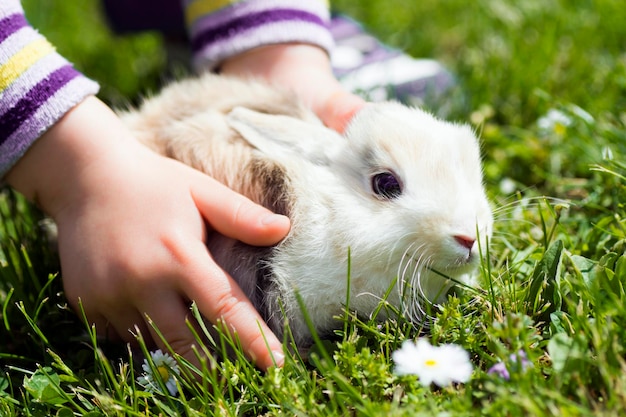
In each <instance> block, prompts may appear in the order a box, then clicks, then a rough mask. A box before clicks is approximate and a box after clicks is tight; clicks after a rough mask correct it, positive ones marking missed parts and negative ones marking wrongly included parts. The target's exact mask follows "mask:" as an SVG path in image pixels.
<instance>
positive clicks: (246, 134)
mask: <svg viewBox="0 0 626 417" xmlns="http://www.w3.org/2000/svg"><path fill="white" fill-rule="evenodd" d="M226 119H227V121H228V124H229V125H230V127H232V128H233V129H235V130H236V131H237V132H239V134H241V136H242V137H243V138H244V139H245V140H246V141H247V142H248V143H250V145H252V146H253V147H255V148H257V149H258V150H260V151H261V152H263V153H264V154H266V155H268V156H270V157H274V158H281V157H293V156H294V155H299V156H300V157H304V158H306V159H308V160H309V161H310V162H312V163H314V164H317V165H328V164H329V163H330V161H331V160H333V159H334V158H333V157H334V156H335V155H337V154H338V153H339V152H340V150H341V148H343V146H344V144H345V143H346V139H345V138H344V137H343V136H341V135H340V134H339V133H337V132H335V131H334V130H331V129H329V128H327V127H324V126H322V125H316V124H313V123H311V122H305V121H303V120H300V119H296V118H293V117H289V116H284V115H276V114H266V113H259V112H256V111H253V110H250V109H246V108H243V107H236V108H235V109H233V110H232V111H231V112H230V113H229V114H228V115H227V117H226Z"/></svg>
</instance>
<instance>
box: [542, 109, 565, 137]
mask: <svg viewBox="0 0 626 417" xmlns="http://www.w3.org/2000/svg"><path fill="white" fill-rule="evenodd" d="M571 124H572V119H571V118H570V117H569V116H568V115H566V114H565V113H563V112H562V111H560V110H556V109H550V110H549V111H548V113H547V114H546V115H545V116H543V117H540V118H539V120H537V126H539V129H541V130H543V131H546V132H554V133H556V134H558V135H564V134H565V132H566V131H567V128H568V127H569V126H571Z"/></svg>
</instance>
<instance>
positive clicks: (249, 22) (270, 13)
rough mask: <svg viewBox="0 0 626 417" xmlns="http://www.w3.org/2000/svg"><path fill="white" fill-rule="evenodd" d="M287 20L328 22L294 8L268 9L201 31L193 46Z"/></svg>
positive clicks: (198, 47) (201, 46) (196, 49)
mask: <svg viewBox="0 0 626 417" xmlns="http://www.w3.org/2000/svg"><path fill="white" fill-rule="evenodd" d="M285 20H299V21H304V22H309V23H314V24H317V25H320V26H323V27H326V23H325V22H324V21H323V20H322V19H321V18H320V17H319V16H317V15H315V14H313V13H309V12H305V11H302V10H293V9H276V10H267V11H262V12H259V13H255V14H250V15H247V16H242V17H239V18H236V19H233V20H231V21H229V22H227V23H225V24H223V25H220V26H217V27H215V28H213V29H208V30H205V31H201V32H200V33H198V34H196V35H195V36H194V37H193V39H192V40H191V48H192V50H193V52H194V53H195V52H198V51H200V50H201V49H203V48H204V47H205V46H206V45H207V44H210V43H214V42H216V41H219V40H222V39H225V38H232V37H234V36H236V35H238V34H239V33H241V32H243V31H245V30H248V29H251V28H255V27H258V26H263V25H265V24H268V23H273V22H279V21H285Z"/></svg>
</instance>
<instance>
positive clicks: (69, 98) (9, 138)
mask: <svg viewBox="0 0 626 417" xmlns="http://www.w3.org/2000/svg"><path fill="white" fill-rule="evenodd" d="M3 3H4V4H2V5H1V6H0V177H3V176H4V175H5V174H6V173H7V172H8V171H9V169H11V167H12V166H13V165H14V164H15V163H17V161H18V160H19V159H20V158H21V157H22V156H23V155H24V153H26V151H27V150H28V148H29V147H30V146H31V145H32V144H33V143H34V142H35V141H36V140H37V138H39V137H40V136H41V135H42V134H43V133H44V132H45V131H46V130H48V129H49V128H50V127H51V126H52V125H53V124H55V123H56V122H57V121H58V120H59V119H60V118H61V117H62V116H63V115H64V114H65V113H67V112H68V111H69V110H70V109H71V108H72V107H74V106H75V105H76V104H78V103H80V102H81V101H83V100H84V99H85V98H86V97H87V96H89V95H94V94H96V93H97V92H98V84H96V83H95V82H93V81H91V80H89V79H88V78H85V77H84V76H83V75H82V74H81V73H79V72H78V71H76V70H75V69H74V68H73V67H72V65H71V64H70V63H69V62H68V61H67V60H65V59H64V58H63V57H61V56H60V55H59V54H57V53H56V52H55V49H54V47H53V46H52V45H50V43H48V41H47V40H46V39H45V38H44V37H43V36H41V35H40V34H39V33H37V32H36V31H35V30H34V29H33V28H32V27H30V26H29V25H28V22H27V21H26V19H25V18H24V14H23V11H22V10H21V7H20V4H19V2H17V1H15V2H14V1H7V2H3Z"/></svg>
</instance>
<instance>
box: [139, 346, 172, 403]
mask: <svg viewBox="0 0 626 417" xmlns="http://www.w3.org/2000/svg"><path fill="white" fill-rule="evenodd" d="M150 356H151V358H152V364H153V366H150V363H149V362H148V359H144V360H143V365H142V366H141V367H142V368H143V371H144V374H143V375H142V376H140V377H139V378H137V382H138V383H139V385H141V386H142V387H144V388H145V389H146V391H148V392H161V385H160V383H159V381H158V380H157V379H156V378H155V372H154V371H156V373H157V374H158V377H157V378H159V379H160V380H161V381H163V383H164V384H165V387H166V388H167V390H168V391H169V393H170V395H176V394H178V387H177V386H176V378H175V375H180V369H179V368H178V364H177V363H176V360H174V358H172V357H171V356H170V355H169V354H167V353H163V352H161V349H158V350H156V351H154V352H150Z"/></svg>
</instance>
